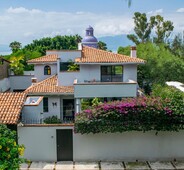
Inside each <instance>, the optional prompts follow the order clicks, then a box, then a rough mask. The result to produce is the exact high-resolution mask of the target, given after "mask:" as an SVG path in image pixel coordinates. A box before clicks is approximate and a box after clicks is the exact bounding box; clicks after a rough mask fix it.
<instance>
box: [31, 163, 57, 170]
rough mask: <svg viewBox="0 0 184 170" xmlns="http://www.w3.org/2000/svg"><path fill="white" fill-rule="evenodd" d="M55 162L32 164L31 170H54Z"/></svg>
mask: <svg viewBox="0 0 184 170" xmlns="http://www.w3.org/2000/svg"><path fill="white" fill-rule="evenodd" d="M54 168H55V163H54V162H32V163H31V166H30V168H29V170H54Z"/></svg>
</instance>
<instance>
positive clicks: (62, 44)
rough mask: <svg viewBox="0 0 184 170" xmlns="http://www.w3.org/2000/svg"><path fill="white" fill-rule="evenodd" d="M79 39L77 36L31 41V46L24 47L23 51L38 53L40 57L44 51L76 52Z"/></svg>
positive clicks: (58, 36)
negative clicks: (66, 50) (67, 50)
mask: <svg viewBox="0 0 184 170" xmlns="http://www.w3.org/2000/svg"><path fill="white" fill-rule="evenodd" d="M81 39H82V38H81V37H80V36H79V35H73V36H72V35H70V36H67V35H65V36H60V35H57V36H55V37H53V38H50V37H46V38H42V39H40V40H33V42H32V43H31V44H28V45H26V46H25V47H24V50H28V51H38V52H39V53H41V54H42V55H45V54H46V50H63V49H69V50H76V49H77V48H78V42H80V41H81Z"/></svg>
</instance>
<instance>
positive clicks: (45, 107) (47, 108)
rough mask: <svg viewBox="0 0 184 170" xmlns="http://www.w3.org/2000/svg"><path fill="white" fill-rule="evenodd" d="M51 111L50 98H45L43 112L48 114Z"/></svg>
mask: <svg viewBox="0 0 184 170" xmlns="http://www.w3.org/2000/svg"><path fill="white" fill-rule="evenodd" d="M48 111H49V102H48V97H44V98H43V112H48Z"/></svg>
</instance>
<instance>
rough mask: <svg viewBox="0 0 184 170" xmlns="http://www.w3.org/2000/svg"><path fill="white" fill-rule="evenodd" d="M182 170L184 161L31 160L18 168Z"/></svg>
mask: <svg viewBox="0 0 184 170" xmlns="http://www.w3.org/2000/svg"><path fill="white" fill-rule="evenodd" d="M168 169H169V170H174V169H178V170H184V161H172V162H169V161H160V162H121V161H117V162H110V161H106V162H72V161H68V162H32V163H30V164H29V165H28V164H25V163H24V164H22V165H21V167H20V170H168Z"/></svg>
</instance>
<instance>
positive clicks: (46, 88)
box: [25, 75, 74, 94]
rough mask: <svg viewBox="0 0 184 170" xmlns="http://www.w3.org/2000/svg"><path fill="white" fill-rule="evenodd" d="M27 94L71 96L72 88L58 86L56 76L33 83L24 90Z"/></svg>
mask: <svg viewBox="0 0 184 170" xmlns="http://www.w3.org/2000/svg"><path fill="white" fill-rule="evenodd" d="M25 92H26V93H29V94H53V93H54V94H58V93H60V94H73V93H74V87H73V86H58V85H57V76H56V75H54V76H51V77H49V78H47V79H45V80H43V81H41V82H38V83H35V84H34V85H32V86H30V87H28V88H27V89H26V90H25Z"/></svg>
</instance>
